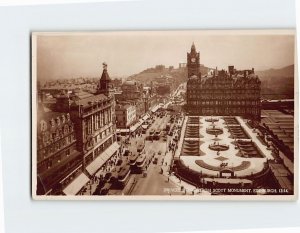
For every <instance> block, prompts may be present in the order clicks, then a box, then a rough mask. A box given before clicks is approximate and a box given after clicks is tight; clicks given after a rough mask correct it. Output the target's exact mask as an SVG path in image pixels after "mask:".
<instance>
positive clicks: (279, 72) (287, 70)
mask: <svg viewBox="0 0 300 233" xmlns="http://www.w3.org/2000/svg"><path fill="white" fill-rule="evenodd" d="M255 73H256V74H257V75H259V76H260V77H261V78H263V79H264V78H265V77H293V76H294V65H289V66H286V67H283V68H280V69H269V70H263V71H256V72H255Z"/></svg>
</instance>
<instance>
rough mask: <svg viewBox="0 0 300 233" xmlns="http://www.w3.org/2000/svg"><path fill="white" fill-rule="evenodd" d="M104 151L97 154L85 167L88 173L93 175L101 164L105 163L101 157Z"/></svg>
mask: <svg viewBox="0 0 300 233" xmlns="http://www.w3.org/2000/svg"><path fill="white" fill-rule="evenodd" d="M104 153H105V152H103V153H102V154H101V155H99V156H98V157H97V158H96V159H95V160H94V161H93V162H91V163H90V164H89V165H88V166H87V167H86V168H85V169H86V170H87V171H88V173H89V174H90V175H93V174H94V173H95V172H96V171H97V170H98V169H99V168H100V167H101V166H102V165H103V164H105V161H104V160H103V159H102V155H103V154H104Z"/></svg>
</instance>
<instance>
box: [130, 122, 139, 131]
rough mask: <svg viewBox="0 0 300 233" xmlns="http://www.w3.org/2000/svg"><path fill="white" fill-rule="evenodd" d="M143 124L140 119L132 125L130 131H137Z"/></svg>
mask: <svg viewBox="0 0 300 233" xmlns="http://www.w3.org/2000/svg"><path fill="white" fill-rule="evenodd" d="M141 124H142V123H141V122H140V121H139V122H137V123H136V124H135V125H133V126H131V127H130V131H131V132H134V131H136V130H137V128H138V127H140V126H141Z"/></svg>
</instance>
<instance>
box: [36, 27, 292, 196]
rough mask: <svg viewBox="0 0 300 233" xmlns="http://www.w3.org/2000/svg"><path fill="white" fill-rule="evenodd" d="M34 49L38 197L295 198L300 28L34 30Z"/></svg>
mask: <svg viewBox="0 0 300 233" xmlns="http://www.w3.org/2000/svg"><path fill="white" fill-rule="evenodd" d="M168 38H174V40H172V41H171V40H168ZM32 46H33V47H32V91H33V92H32V107H33V108H32V109H33V110H32V127H33V128H32V153H33V155H32V195H33V197H34V198H35V199H42V200H43V199H75V200H77V199H78V200H80V199H84V200H85V199H86V200H98V199H99V200H101V199H114V198H115V199H143V197H144V198H145V199H164V200H179V199H180V200H182V199H183V200H195V199H196V200H215V199H228V200H229V199H230V200H235V199H236V200H257V199H261V200H274V199H276V200H294V199H295V197H296V194H297V193H296V189H295V184H296V181H297V179H298V177H297V174H298V173H297V172H298V170H297V166H295V165H296V164H297V158H295V157H294V151H295V150H296V149H297V145H296V144H295V141H294V138H295V135H297V132H295V127H294V121H295V112H294V108H295V102H294V85H295V84H294V80H295V77H294V73H295V68H294V57H295V54H294V53H295V50H294V49H295V41H294V32H293V31H282V30H278V31H276V30H273V31H268V30H262V31H170V32H168V31H165V32H159V31H158V32H153V31H152V32H142V31H141V32H138V31H137V32H101V33H34V34H33V36H32ZM202 49H203V50H204V51H205V52H204V55H203V53H202ZM205 54H207V58H206V57H205ZM227 59H228V60H227ZM206 62H207V63H206ZM232 62H236V63H238V64H237V65H239V66H240V67H238V66H237V65H236V64H233V63H232Z"/></svg>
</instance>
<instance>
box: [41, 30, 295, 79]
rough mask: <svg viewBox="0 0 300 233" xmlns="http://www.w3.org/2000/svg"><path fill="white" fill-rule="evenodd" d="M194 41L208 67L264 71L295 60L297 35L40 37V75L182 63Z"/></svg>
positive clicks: (124, 72) (115, 72) (125, 72)
mask: <svg viewBox="0 0 300 233" xmlns="http://www.w3.org/2000/svg"><path fill="white" fill-rule="evenodd" d="M193 42H194V43H195V45H196V49H197V51H199V52H200V63H201V64H204V65H205V66H207V67H211V68H214V67H216V66H217V67H218V69H221V68H226V69H227V66H228V65H234V66H235V67H236V68H237V69H248V68H252V67H254V68H255V70H265V69H269V68H281V67H284V66H287V65H291V64H294V37H293V36H290V35H285V34H282V35H271V34H269V35H265V34H262V33H261V32H260V34H256V35H253V34H252V35H251V34H249V33H246V32H240V33H238V34H237V33H233V32H230V33H228V32H227V34H226V35H225V34H224V32H223V33H222V34H220V32H205V33H203V32H197V31H184V32H174V31H173V32H171V31H169V32H168V31H165V32H105V33H95V34H77V35H75V34H71V35H68V36H66V35H56V34H52V35H40V36H38V38H37V75H38V76H37V77H38V79H43V80H51V79H59V78H75V77H80V76H84V77H87V76H94V77H97V76H100V75H101V73H102V63H103V62H106V63H107V64H108V71H109V74H110V76H120V77H126V76H129V75H132V74H135V73H139V72H141V71H142V70H144V69H146V68H149V67H154V66H155V65H158V64H163V65H166V66H170V65H172V66H174V67H175V68H176V67H178V63H180V62H186V53H187V52H188V51H190V48H191V45H192V43H193Z"/></svg>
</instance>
